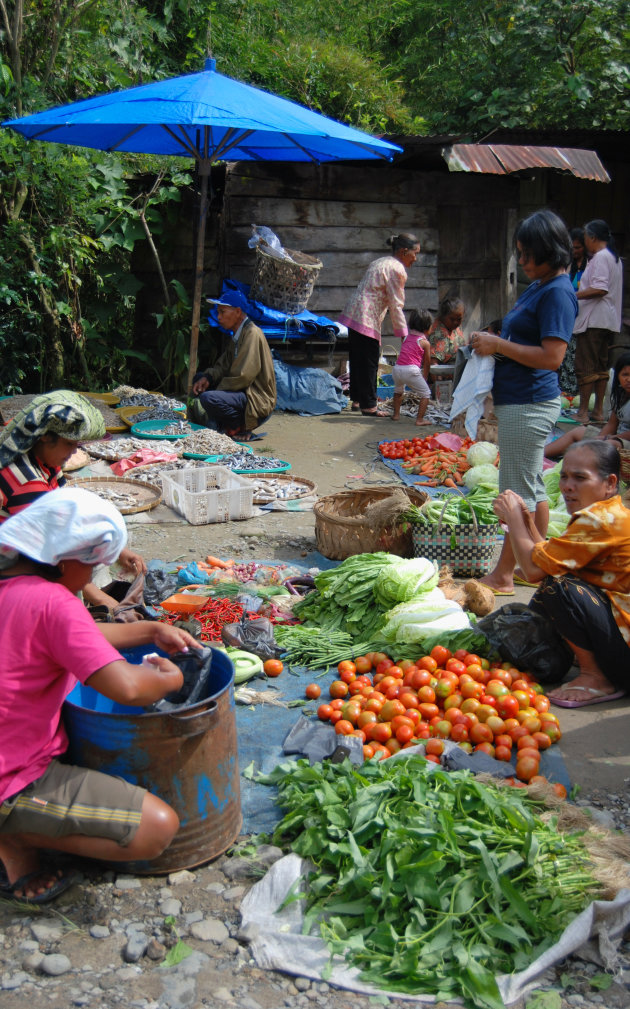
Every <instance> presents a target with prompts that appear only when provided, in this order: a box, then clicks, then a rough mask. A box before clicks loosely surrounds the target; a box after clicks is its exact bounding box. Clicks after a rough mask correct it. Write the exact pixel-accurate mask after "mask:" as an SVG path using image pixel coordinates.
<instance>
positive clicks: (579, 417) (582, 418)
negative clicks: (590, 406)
mask: <svg viewBox="0 0 630 1009" xmlns="http://www.w3.org/2000/svg"><path fill="white" fill-rule="evenodd" d="M575 419H576V421H577V422H578V424H588V420H589V417H588V414H587V413H586V414H581V413H578V414H576V416H575Z"/></svg>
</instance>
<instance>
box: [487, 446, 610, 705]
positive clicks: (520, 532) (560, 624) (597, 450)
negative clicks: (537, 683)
mask: <svg viewBox="0 0 630 1009" xmlns="http://www.w3.org/2000/svg"><path fill="white" fill-rule="evenodd" d="M619 466H620V460H619V452H618V451H617V448H616V447H615V445H614V444H613V443H612V442H607V441H589V442H580V443H577V444H575V445H572V446H571V447H570V448H569V450H568V451H567V453H566V455H565V457H564V459H563V462H562V471H561V474H560V490H561V492H562V496H563V497H564V500H565V504H566V506H567V511H568V512H569V514H570V515H571V520H570V522H569V525H568V527H567V529H566V532H564V533H563V535H562V536H557V537H554V538H553V539H550V540H546V541H545V540H544V539H543V537H542V536H541V535H540V533H539V532H538V530H537V529H536V527H535V525H534V523H533V520H532V518H531V515H530V514H529V512H528V511H527V508H526V506H525V504H524V502H523V501H522V499H521V498H520V497H519V496H518V494H515V493H514V492H513V491H509V490H508V491H504V492H503V494H500V495H499V497H498V498H497V499H496V501H495V503H494V510H495V512H496V514H497V516H498V518H499V520H500V521H501V522H503V523H504V524H505V525H506V526H507V528H508V531H509V535H510V540H511V543H512V547H513V549H514V553H515V555H516V558H517V561H518V563H519V564H520V566H521V568H522V570H523V572H524V574H525V577H526V578H527V580H528V581H532V582H540V586H539V588H538V589H537V591H536V593H535V595H534V597H533V598H532V601H531V603H530V606H531V607H532V609H534V610H536V611H538V612H543V613H545V614H546V616H547V617H548V618H549V619H550V620H551V621H552V623H553V624H554V627H555V629H556V630H557V632H558V633H559V634H560V636H561V637H562V638H564V639H565V641H566V642H567V644H568V645H569V647H570V648H571V649H572V650H573V652H574V653H575V657H576V662H577V665H578V667H579V670H580V672H579V675H578V676H577V677H576V678H575V679H574V680H571V681H570V682H569V683H567V684H565V685H564V686H561V687H558V688H557V689H556V690H554V691H553V692H552V693H550V694H549V699H550V700H551V702H552V703H553V704H557V705H559V706H560V707H564V708H580V707H585V706H586V705H590V704H598V703H600V702H602V701H611V700H615V699H616V698H618V697H623V696H624V695H625V694H626V693H627V692H628V691H629V690H630V510H628V509H627V508H625V507H624V505H623V504H622V502H621V498H620V496H619Z"/></svg>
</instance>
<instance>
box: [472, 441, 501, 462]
mask: <svg viewBox="0 0 630 1009" xmlns="http://www.w3.org/2000/svg"><path fill="white" fill-rule="evenodd" d="M497 452H498V450H497V446H496V445H493V443H492V442H491V441H477V442H475V444H474V445H471V446H470V448H469V449H468V451H467V453H466V458H467V460H468V462H469V463H470V465H471V466H482V465H483V464H484V463H489V464H490V466H494V464H495V463H496V461H497Z"/></svg>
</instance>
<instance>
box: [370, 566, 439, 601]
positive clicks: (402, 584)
mask: <svg viewBox="0 0 630 1009" xmlns="http://www.w3.org/2000/svg"><path fill="white" fill-rule="evenodd" d="M437 583H438V568H437V564H435V563H434V562H433V561H429V560H427V558H426V557H414V558H413V559H412V560H398V563H396V564H390V565H388V566H387V567H384V568H383V569H382V570H381V571H380V572H379V574H378V575H377V577H376V581H375V582H374V597H375V599H376V601H377V603H379V604H380V605H381V606H382V607H383V609H384V610H391V608H392V607H393V606H396V604H397V603H406V602H407V601H408V600H409V599H415V597H416V596H418V595H420V593H422V592H429V591H430V590H431V589H433V588H435V586H436V585H437Z"/></svg>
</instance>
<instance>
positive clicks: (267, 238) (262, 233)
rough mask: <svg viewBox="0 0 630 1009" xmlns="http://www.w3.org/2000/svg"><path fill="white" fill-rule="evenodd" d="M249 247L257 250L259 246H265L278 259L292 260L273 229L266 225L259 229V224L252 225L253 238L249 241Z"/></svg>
mask: <svg viewBox="0 0 630 1009" xmlns="http://www.w3.org/2000/svg"><path fill="white" fill-rule="evenodd" d="M247 244H248V246H249V247H250V249H255V248H256V246H257V245H264V246H265V248H266V249H267V251H268V252H270V253H271V254H272V255H275V256H276V258H277V259H290V258H291V257H290V256H289V255H288V253H286V252H285V251H284V248H283V247H282V242H281V241H280V239H279V238H278V236H277V235H276V233H275V231H272V230H271V228H266V227H265V226H264V225H263V226H262V227H258V225H257V224H252V237H251V238H250V240H249V241H248V243H247Z"/></svg>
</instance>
